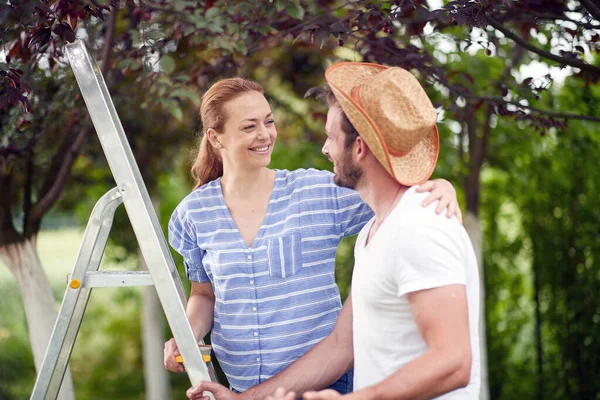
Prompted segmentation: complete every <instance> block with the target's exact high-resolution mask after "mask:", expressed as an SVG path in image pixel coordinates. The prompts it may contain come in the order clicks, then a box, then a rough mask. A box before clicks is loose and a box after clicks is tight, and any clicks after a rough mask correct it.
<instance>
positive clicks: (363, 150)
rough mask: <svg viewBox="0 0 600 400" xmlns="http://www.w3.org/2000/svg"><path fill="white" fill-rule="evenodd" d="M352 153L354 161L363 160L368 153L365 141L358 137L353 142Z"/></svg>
mask: <svg viewBox="0 0 600 400" xmlns="http://www.w3.org/2000/svg"><path fill="white" fill-rule="evenodd" d="M352 151H353V152H354V153H355V154H356V161H361V160H363V159H364V158H365V157H366V156H367V154H369V152H370V150H369V146H368V145H367V142H365V140H364V139H363V138H362V137H360V136H358V137H357V138H356V140H355V141H354V145H353V150H352Z"/></svg>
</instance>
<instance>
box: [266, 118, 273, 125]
mask: <svg viewBox="0 0 600 400" xmlns="http://www.w3.org/2000/svg"><path fill="white" fill-rule="evenodd" d="M274 123H275V121H273V120H272V119H270V120H268V121H267V122H265V125H273V124H274Z"/></svg>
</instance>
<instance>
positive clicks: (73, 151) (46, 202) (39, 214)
mask: <svg viewBox="0 0 600 400" xmlns="http://www.w3.org/2000/svg"><path fill="white" fill-rule="evenodd" d="M117 11H118V10H117V9H116V8H114V9H113V10H112V12H111V13H110V15H109V19H108V23H107V27H106V37H105V39H104V49H103V51H102V66H101V67H100V71H101V73H102V75H106V72H107V71H108V65H109V62H108V60H109V57H110V51H111V49H112V46H113V38H114V30H115V22H116V18H117ZM90 132H91V127H90V126H89V125H85V126H84V127H82V128H81V129H80V130H79V132H78V133H77V135H76V137H75V139H74V140H73V142H71V144H70V146H68V150H67V151H66V152H65V153H64V155H63V154H61V153H60V152H59V153H58V154H57V156H59V157H61V158H62V160H61V161H60V167H59V169H58V172H57V173H56V174H54V171H53V170H51V171H50V172H49V174H48V175H47V176H46V181H47V182H52V183H51V184H50V185H48V187H49V189H48V190H47V191H46V193H43V194H42V196H41V198H40V200H39V201H38V202H37V203H36V204H35V206H33V208H32V209H31V214H30V219H29V223H28V225H30V226H32V227H33V230H36V229H37V226H38V225H39V222H40V221H41V219H42V218H43V216H44V215H45V214H46V213H47V212H48V210H50V208H51V207H52V206H53V205H54V203H56V200H58V198H59V197H60V195H61V193H62V192H63V190H64V188H65V186H66V184H67V179H68V178H69V175H70V173H71V168H72V166H73V163H74V162H75V159H76V158H77V155H78V154H79V150H80V148H81V145H82V144H83V142H84V140H85V138H86V137H87V136H88V135H89V133H90Z"/></svg>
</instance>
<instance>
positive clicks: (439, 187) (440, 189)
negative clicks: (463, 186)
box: [417, 179, 463, 224]
mask: <svg viewBox="0 0 600 400" xmlns="http://www.w3.org/2000/svg"><path fill="white" fill-rule="evenodd" d="M417 192H418V193H423V192H430V193H429V196H427V198H426V199H425V200H423V203H421V205H422V206H423V207H427V206H428V205H429V204H431V203H433V202H434V201H436V200H438V205H437V207H436V208H435V212H436V214H441V213H442V211H444V209H446V217H448V218H451V217H452V216H453V215H454V216H456V218H458V220H459V221H460V223H461V224H462V222H463V221H462V213H461V211H460V207H459V206H458V199H457V197H456V190H455V189H454V186H452V184H451V183H450V182H448V181H447V180H445V179H434V180H432V181H427V182H425V183H423V184H422V185H419V186H417Z"/></svg>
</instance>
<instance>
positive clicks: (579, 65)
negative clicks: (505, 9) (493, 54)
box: [486, 14, 600, 75]
mask: <svg viewBox="0 0 600 400" xmlns="http://www.w3.org/2000/svg"><path fill="white" fill-rule="evenodd" d="M486 20H487V21H488V22H489V23H490V25H492V26H493V27H494V28H495V29H497V30H498V31H500V32H502V33H503V34H504V35H505V36H506V37H508V38H510V39H512V40H513V41H514V42H515V43H517V44H518V45H520V46H523V47H525V48H526V49H527V50H529V51H531V52H533V53H536V54H538V55H540V56H542V57H544V58H547V59H549V60H552V61H555V62H557V63H559V64H561V65H569V66H571V67H575V68H579V69H581V70H582V71H589V72H592V73H594V74H597V75H600V68H598V67H596V66H594V65H590V64H586V63H584V62H582V61H579V60H576V59H569V58H566V57H561V56H557V55H556V54H552V53H550V52H549V51H546V50H543V49H540V48H539V47H536V46H534V45H533V44H531V43H529V42H528V41H527V40H525V39H523V38H522V37H520V36H518V35H515V34H514V33H512V32H511V31H510V30H508V29H507V28H506V27H504V26H503V25H502V24H501V23H500V22H498V21H496V20H495V19H494V18H492V17H491V16H490V15H488V14H486Z"/></svg>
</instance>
